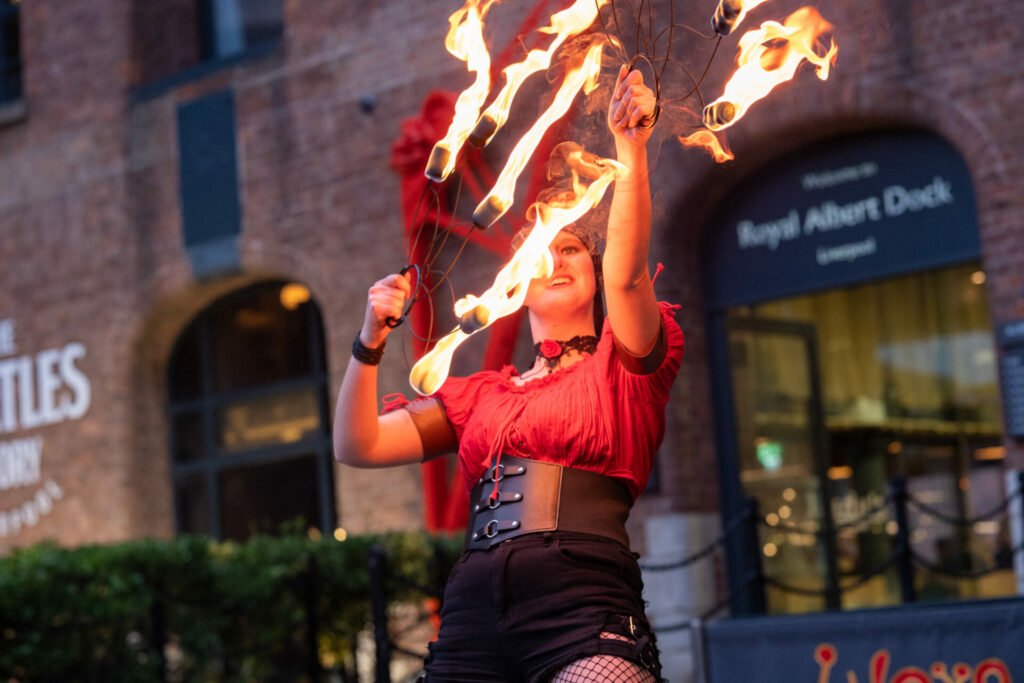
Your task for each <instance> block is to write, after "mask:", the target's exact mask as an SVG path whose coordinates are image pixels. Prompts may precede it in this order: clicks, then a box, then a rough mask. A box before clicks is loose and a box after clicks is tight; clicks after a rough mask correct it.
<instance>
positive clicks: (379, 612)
mask: <svg viewBox="0 0 1024 683" xmlns="http://www.w3.org/2000/svg"><path fill="white" fill-rule="evenodd" d="M368 564H369V571H370V599H371V600H372V602H373V640H374V644H375V645H376V650H377V652H376V654H377V658H376V659H377V661H376V662H375V673H376V676H375V679H374V680H375V681H376V683H391V639H390V637H389V636H388V609H387V608H388V603H387V595H386V594H385V591H384V577H385V573H386V571H387V554H386V553H385V552H384V549H383V548H381V547H380V546H374V547H373V548H371V549H370V558H369V563H368Z"/></svg>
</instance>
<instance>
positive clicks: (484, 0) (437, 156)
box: [425, 0, 497, 182]
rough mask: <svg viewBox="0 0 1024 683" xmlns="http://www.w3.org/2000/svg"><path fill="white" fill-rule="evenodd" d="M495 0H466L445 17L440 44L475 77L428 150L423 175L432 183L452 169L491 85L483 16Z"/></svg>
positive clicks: (442, 178) (489, 57) (489, 56)
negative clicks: (443, 38)
mask: <svg viewBox="0 0 1024 683" xmlns="http://www.w3.org/2000/svg"><path fill="white" fill-rule="evenodd" d="M496 1H497V0H466V4H465V5H464V6H463V7H462V9H459V10H456V11H455V12H454V13H453V14H452V15H451V16H450V17H448V24H449V28H448V35H447V36H446V37H445V41H444V45H445V47H446V48H447V49H448V52H450V53H452V55H454V56H455V57H456V58H457V59H459V60H460V61H463V62H466V68H467V70H469V71H471V72H473V73H475V74H476V80H475V81H473V84H472V85H471V86H469V87H468V88H466V89H465V90H463V91H462V94H461V95H459V99H458V100H457V101H456V102H455V118H454V119H452V124H451V125H450V126H449V127H448V132H447V133H446V134H445V136H444V137H443V138H441V140H440V141H439V142H438V143H437V144H436V145H434V149H433V151H431V153H430V160H429V161H428V162H427V168H426V171H425V174H426V176H427V177H428V178H430V179H431V180H433V181H435V182H441V181H442V180H444V179H445V178H447V177H448V176H449V175H451V173H452V171H454V170H455V160H456V157H458V154H459V150H460V149H462V145H463V143H465V141H466V138H467V137H469V133H470V132H471V131H472V130H473V126H474V125H475V124H476V120H477V117H478V116H479V114H480V107H482V106H483V104H484V100H485V99H487V93H488V91H489V90H490V88H491V55H490V53H489V52H488V51H487V45H486V43H484V16H485V15H486V14H487V10H488V9H490V7H491V5H492V4H494V2H496Z"/></svg>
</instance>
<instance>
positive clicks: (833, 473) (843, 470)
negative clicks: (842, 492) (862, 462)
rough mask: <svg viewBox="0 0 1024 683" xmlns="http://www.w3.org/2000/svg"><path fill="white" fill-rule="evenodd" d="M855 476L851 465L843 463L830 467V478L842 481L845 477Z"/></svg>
mask: <svg viewBox="0 0 1024 683" xmlns="http://www.w3.org/2000/svg"><path fill="white" fill-rule="evenodd" d="M852 476H853V468H852V467H850V466H849V465H841V466H839V467H829V468H828V478H829V479H831V480H832V481H840V480H843V479H849V478H850V477H852Z"/></svg>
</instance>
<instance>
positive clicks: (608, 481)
mask: <svg viewBox="0 0 1024 683" xmlns="http://www.w3.org/2000/svg"><path fill="white" fill-rule="evenodd" d="M495 479H497V482H498V493H497V496H496V497H492V494H493V493H494V483H495ZM632 504H633V501H632V498H631V497H630V495H629V491H628V490H627V489H626V486H625V484H623V483H622V482H620V481H618V480H616V479H614V478H612V477H609V476H606V475H603V474H597V473H596V472H587V471H584V470H578V469H574V468H571V467H563V466H562V465H556V464H554V463H549V462H538V461H536V460H527V459H526V458H517V457H515V456H512V455H504V454H503V455H502V456H501V460H500V464H498V465H497V466H494V467H491V468H489V469H488V470H487V472H486V473H485V474H484V476H483V477H481V478H480V480H479V481H478V482H477V483H476V485H475V486H474V487H473V490H472V491H471V492H470V494H469V524H468V526H467V529H466V549H467V550H484V549H487V548H490V547H491V546H493V545H496V544H498V543H501V542H502V541H507V540H508V539H510V538H515V537H516V536H522V535H523V534H529V533H536V532H539V531H554V530H555V529H558V530H560V531H577V532H582V533H588V534H596V535H598V536H605V537H607V538H610V539H612V540H615V541H618V542H619V543H621V544H622V545H624V546H626V547H629V536H628V535H627V534H626V517H628V516H629V509H630V507H631V506H632Z"/></svg>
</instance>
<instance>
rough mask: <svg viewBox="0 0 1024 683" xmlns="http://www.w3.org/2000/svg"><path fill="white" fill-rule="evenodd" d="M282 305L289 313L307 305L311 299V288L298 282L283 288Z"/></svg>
mask: <svg viewBox="0 0 1024 683" xmlns="http://www.w3.org/2000/svg"><path fill="white" fill-rule="evenodd" d="M280 298H281V305H282V306H284V307H285V308H286V309H288V310H289V311H294V310H295V309H296V308H298V307H299V306H301V305H302V304H304V303H306V302H307V301H309V299H310V294H309V288H308V287H306V286H305V285H300V284H298V283H297V282H290V283H288V284H287V285H285V286H284V287H282V288H281V296H280Z"/></svg>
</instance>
